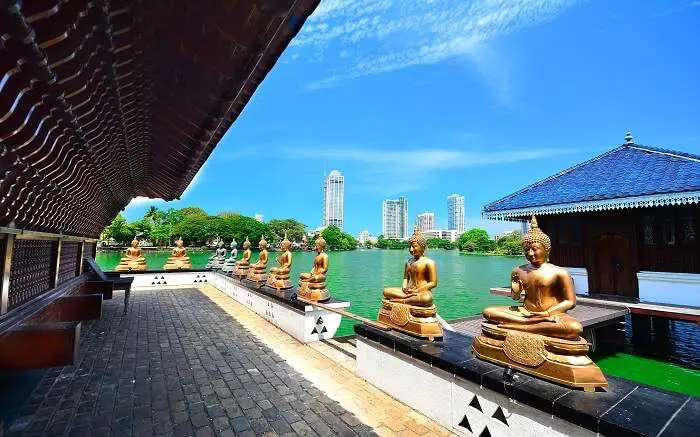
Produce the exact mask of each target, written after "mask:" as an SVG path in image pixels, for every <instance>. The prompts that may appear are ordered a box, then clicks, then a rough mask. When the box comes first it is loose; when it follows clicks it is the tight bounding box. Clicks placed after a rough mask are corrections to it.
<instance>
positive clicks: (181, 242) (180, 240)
mask: <svg viewBox="0 0 700 437" xmlns="http://www.w3.org/2000/svg"><path fill="white" fill-rule="evenodd" d="M175 245H176V246H177V247H180V248H182V246H184V245H185V242H184V241H182V238H178V239H177V241H176V242H175Z"/></svg>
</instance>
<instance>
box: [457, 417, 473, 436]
mask: <svg viewBox="0 0 700 437" xmlns="http://www.w3.org/2000/svg"><path fill="white" fill-rule="evenodd" d="M459 426H461V427H462V428H466V429H467V431H469V432H472V426H471V425H470V424H469V419H467V415H466V414H465V415H464V417H462V420H461V421H460V422H459Z"/></svg>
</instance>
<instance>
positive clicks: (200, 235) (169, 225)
mask: <svg viewBox="0 0 700 437" xmlns="http://www.w3.org/2000/svg"><path fill="white" fill-rule="evenodd" d="M285 232H286V234H287V238H288V239H289V240H291V241H293V242H297V243H301V241H302V239H303V237H304V235H307V241H308V247H309V248H310V249H311V248H313V242H314V241H315V239H316V238H317V237H318V233H316V232H309V231H308V230H307V226H306V225H305V224H304V223H301V222H299V221H297V220H295V219H293V218H287V219H273V220H270V221H268V222H267V223H261V222H259V221H257V220H256V219H255V218H253V217H249V216H245V215H242V214H238V213H236V212H231V211H224V212H220V213H218V214H216V215H209V214H207V213H206V212H205V211H204V210H203V209H201V208H198V207H187V208H181V209H175V208H170V209H166V210H161V209H158V208H156V207H154V206H152V207H150V208H149V209H148V210H147V211H146V213H145V214H144V216H143V217H142V218H141V219H139V220H135V221H133V222H131V223H128V222H127V221H126V219H125V218H124V216H123V215H122V214H119V215H117V217H115V218H114V220H112V222H111V223H110V224H109V225H108V226H107V227H106V228H105V229H104V231H103V232H102V235H101V240H102V241H105V242H109V243H112V244H116V245H118V246H127V245H129V243H130V242H131V240H133V239H134V238H135V237H138V238H140V239H144V240H147V241H148V242H150V243H151V244H152V245H154V246H157V247H169V246H172V245H173V243H174V241H175V240H176V239H177V238H182V240H183V241H184V243H185V245H186V246H188V247H207V246H209V247H210V246H212V245H213V244H215V242H216V241H217V239H219V238H220V239H222V240H223V241H224V242H225V243H226V245H227V246H228V244H229V243H230V242H231V240H233V239H235V240H236V242H237V243H238V247H241V246H242V244H243V241H245V239H246V237H248V238H249V239H250V241H251V243H253V247H254V248H255V247H257V243H258V241H260V238H261V237H262V236H263V235H264V236H265V239H266V240H267V242H268V243H270V244H271V245H273V246H275V245H277V244H279V242H280V241H282V239H283V238H284V234H285ZM320 234H321V235H322V236H323V238H324V239H325V240H326V248H327V249H328V250H332V251H335V250H354V249H356V248H357V247H358V242H357V240H356V239H355V238H354V237H353V236H352V235H350V234H347V233H345V232H343V231H342V230H340V229H339V228H338V227H336V226H333V225H331V226H328V227H326V228H325V229H323V231H321V233H320ZM427 245H428V248H430V249H445V250H455V249H458V250H460V251H461V252H464V253H471V254H485V255H520V254H522V236H521V234H520V232H518V231H513V232H509V233H506V234H502V235H499V236H497V237H496V238H494V239H492V238H491V237H489V235H488V233H487V232H486V230H484V229H480V228H472V229H469V230H467V231H466V232H464V233H463V234H462V235H460V236H459V238H458V239H457V241H455V242H454V243H453V242H450V241H449V240H444V239H441V238H430V239H428V240H427ZM363 247H365V248H373V247H375V248H378V249H399V250H406V249H408V241H405V240H395V239H389V238H384V236H383V235H380V236H379V238H377V241H376V243H375V244H372V243H371V242H369V241H367V242H366V243H365V245H364V246H363Z"/></svg>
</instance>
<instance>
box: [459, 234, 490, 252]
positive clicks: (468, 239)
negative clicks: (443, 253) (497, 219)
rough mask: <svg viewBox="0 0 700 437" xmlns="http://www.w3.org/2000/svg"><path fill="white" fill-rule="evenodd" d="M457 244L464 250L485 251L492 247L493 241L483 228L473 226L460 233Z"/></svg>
mask: <svg viewBox="0 0 700 437" xmlns="http://www.w3.org/2000/svg"><path fill="white" fill-rule="evenodd" d="M457 246H458V247H459V250H462V251H465V252H480V253H486V252H490V251H491V250H492V249H493V247H494V242H493V240H491V238H489V234H488V233H487V232H486V231H485V230H484V229H479V228H473V229H470V230H468V231H466V232H465V233H463V234H462V235H460V237H459V239H458V240H457Z"/></svg>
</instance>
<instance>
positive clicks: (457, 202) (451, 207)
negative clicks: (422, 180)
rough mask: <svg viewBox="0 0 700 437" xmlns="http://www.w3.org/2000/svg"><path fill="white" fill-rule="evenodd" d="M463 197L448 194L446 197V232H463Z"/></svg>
mask: <svg viewBox="0 0 700 437" xmlns="http://www.w3.org/2000/svg"><path fill="white" fill-rule="evenodd" d="M464 207H465V204H464V196H462V195H459V194H456V193H455V194H450V195H449V196H447V230H448V231H457V233H459V234H461V233H462V232H464Z"/></svg>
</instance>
